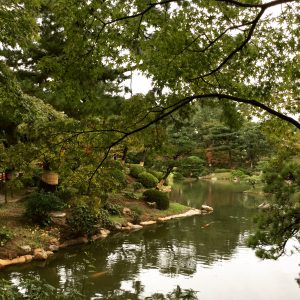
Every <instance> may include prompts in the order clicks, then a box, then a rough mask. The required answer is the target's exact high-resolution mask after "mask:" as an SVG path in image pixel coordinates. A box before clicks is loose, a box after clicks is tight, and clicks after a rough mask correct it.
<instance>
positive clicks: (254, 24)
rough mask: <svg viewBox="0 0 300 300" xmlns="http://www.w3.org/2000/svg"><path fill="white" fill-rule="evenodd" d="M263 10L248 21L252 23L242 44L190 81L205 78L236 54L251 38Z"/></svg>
mask: <svg viewBox="0 0 300 300" xmlns="http://www.w3.org/2000/svg"><path fill="white" fill-rule="evenodd" d="M264 12H265V9H261V11H260V12H259V13H258V15H257V16H256V18H255V19H254V20H253V21H252V22H250V23H251V24H252V26H251V27H250V29H249V32H248V35H247V37H246V39H245V40H244V41H243V43H242V44H240V45H239V46H238V47H236V48H235V49H234V50H233V51H231V52H230V53H229V54H228V55H227V56H226V57H225V59H223V61H222V62H221V63H220V64H219V65H218V66H217V67H216V68H215V69H213V70H211V71H209V72H208V73H206V74H204V75H201V76H197V77H195V78H192V79H191V81H194V80H198V79H201V78H205V77H208V76H210V75H213V74H214V73H216V72H218V71H219V70H220V69H221V68H222V67H223V66H224V65H226V64H227V62H228V61H230V60H231V59H232V57H233V56H234V55H236V54H237V53H238V52H240V51H241V50H242V49H243V48H244V47H245V46H246V45H247V44H248V42H249V41H250V40H251V38H252V36H253V33H254V30H255V28H256V25H257V23H258V21H259V20H260V18H261V17H262V15H263V13H264Z"/></svg>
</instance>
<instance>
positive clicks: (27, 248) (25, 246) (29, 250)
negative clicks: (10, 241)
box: [20, 245, 32, 254]
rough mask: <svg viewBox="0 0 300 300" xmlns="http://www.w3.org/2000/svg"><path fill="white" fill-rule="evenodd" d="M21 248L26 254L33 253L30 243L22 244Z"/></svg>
mask: <svg viewBox="0 0 300 300" xmlns="http://www.w3.org/2000/svg"><path fill="white" fill-rule="evenodd" d="M20 248H21V249H22V250H23V251H24V254H28V253H31V251H32V249H31V247H30V246H29V245H24V246H21V247H20Z"/></svg>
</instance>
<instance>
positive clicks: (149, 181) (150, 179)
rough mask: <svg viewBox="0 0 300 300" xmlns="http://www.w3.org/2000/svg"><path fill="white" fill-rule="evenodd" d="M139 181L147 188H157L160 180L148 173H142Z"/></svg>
mask: <svg viewBox="0 0 300 300" xmlns="http://www.w3.org/2000/svg"><path fill="white" fill-rule="evenodd" d="M138 181H139V182H140V183H141V184H142V185H143V186H144V187H146V188H152V187H155V186H156V185H157V184H158V182H159V181H158V179H157V178H156V177H155V176H153V175H152V174H150V173H148V172H142V173H140V174H139V176H138Z"/></svg>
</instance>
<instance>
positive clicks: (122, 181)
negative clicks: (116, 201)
mask: <svg viewBox="0 0 300 300" xmlns="http://www.w3.org/2000/svg"><path fill="white" fill-rule="evenodd" d="M111 176H112V178H113V179H114V180H115V183H116V186H118V187H119V188H124V187H125V186H126V185H127V182H126V175H125V174H124V173H123V172H122V171H121V170H118V169H115V170H113V171H112V172H111Z"/></svg>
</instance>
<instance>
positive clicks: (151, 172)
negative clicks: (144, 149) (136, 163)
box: [148, 170, 164, 180]
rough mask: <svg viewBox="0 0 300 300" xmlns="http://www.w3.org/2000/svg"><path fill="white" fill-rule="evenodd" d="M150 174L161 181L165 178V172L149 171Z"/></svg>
mask: <svg viewBox="0 0 300 300" xmlns="http://www.w3.org/2000/svg"><path fill="white" fill-rule="evenodd" d="M148 173H150V174H152V175H153V176H155V177H156V178H157V179H158V180H161V179H162V178H163V176H164V174H163V172H159V171H155V170H148Z"/></svg>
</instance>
